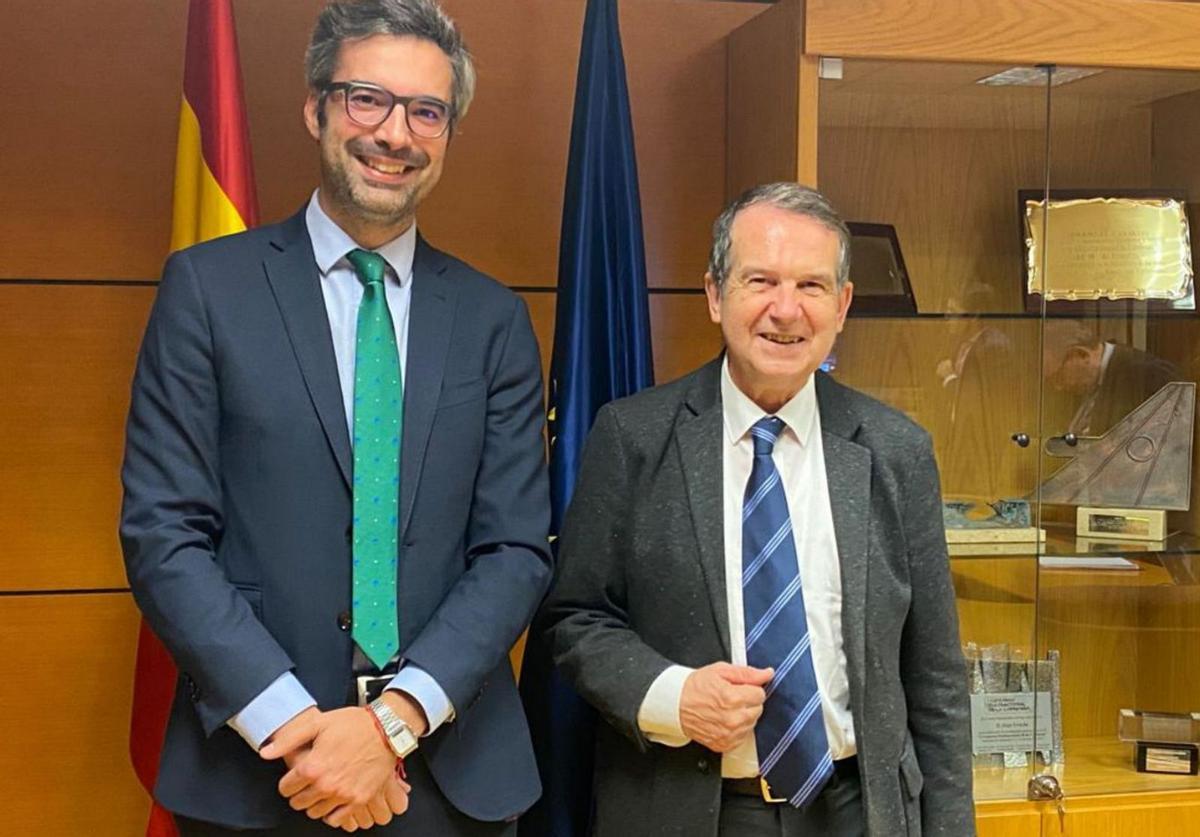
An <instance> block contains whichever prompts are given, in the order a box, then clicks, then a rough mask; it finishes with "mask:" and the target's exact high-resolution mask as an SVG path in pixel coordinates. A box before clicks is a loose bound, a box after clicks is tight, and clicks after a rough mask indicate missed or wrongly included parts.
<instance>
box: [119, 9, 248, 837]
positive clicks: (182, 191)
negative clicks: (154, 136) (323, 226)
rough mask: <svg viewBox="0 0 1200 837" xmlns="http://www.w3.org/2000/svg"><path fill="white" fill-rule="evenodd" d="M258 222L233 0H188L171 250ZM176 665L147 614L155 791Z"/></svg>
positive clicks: (164, 835) (155, 820)
mask: <svg viewBox="0 0 1200 837" xmlns="http://www.w3.org/2000/svg"><path fill="white" fill-rule="evenodd" d="M257 223H258V202H257V200H256V199H255V197H254V170H253V167H252V165H251V160H250V134H249V130H248V128H247V124H246V106H245V102H244V100H243V97H242V73H241V68H240V66H239V65H238V51H237V35H236V33H235V31H234V22H233V6H232V3H231V0H190V5H189V8H188V28H187V53H186V58H185V61H184V71H183V102H182V107H181V108H180V114H179V148H178V151H177V153H176V156H175V206H174V215H173V221H172V225H171V250H179V249H181V248H183V247H188V246H190V245H192V244H196V243H198V242H201V241H206V240H208V239H210V238H217V237H218V236H222V235H229V234H230V233H235V232H241V231H243V230H245V229H246V228H247V227H252V226H254V225H255V224H257ZM175 677H176V672H175V666H174V664H173V663H172V661H171V658H170V656H169V655H168V654H167V652H166V649H164V648H163V646H162V644H161V643H160V642H159V641H158V638H157V637H156V636H155V635H154V634H153V632H151V631H150V629H149V628H148V627H147V626H146V624H145V623H144V622H143V623H142V627H141V631H140V633H139V635H138V649H137V664H136V669H135V674H134V682H133V713H132V715H133V717H132V719H131V723H130V732H129V754H130V757H131V758H132V760H133V768H134V771H135V772H136V773H137V776H138V779H139V780H140V781H141V783H142V785H143V786H144V787H145V788H146V791H147V793H153V790H154V782H155V779H156V778H157V776H158V761H159V755H160V753H161V751H162V742H163V734H164V732H165V731H166V726H167V716H168V714H169V712H170V707H171V700H172V697H173V695H174V691H175ZM177 834H178V831H177V829H176V828H175V822H174V820H173V819H172V817H171V814H170V813H169V812H168V811H166V810H165V809H164V808H162V807H160V806H159V805H158V804H157V803H154V802H152V804H151V809H150V820H149V822H148V823H147V824H146V837H176V835H177Z"/></svg>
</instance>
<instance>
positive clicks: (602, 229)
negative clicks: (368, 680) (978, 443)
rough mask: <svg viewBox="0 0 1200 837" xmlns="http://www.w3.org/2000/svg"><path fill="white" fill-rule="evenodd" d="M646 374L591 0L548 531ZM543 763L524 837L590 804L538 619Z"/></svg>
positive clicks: (607, 85)
mask: <svg viewBox="0 0 1200 837" xmlns="http://www.w3.org/2000/svg"><path fill="white" fill-rule="evenodd" d="M653 383H654V369H653V361H652V357H651V353H650V308H649V301H648V299H647V295H646V257H645V250H644V248H643V244H642V212H641V202H640V200H639V198H638V178H637V163H636V161H635V158H634V148H633V125H632V123H631V120H630V117H629V91H628V88H627V87H626V84H625V59H624V57H623V55H622V53H621V31H620V26H619V24H618V20H617V0H588V4H587V13H586V16H585V18H584V23H583V44H582V47H581V49H580V54H579V73H578V77H577V79H576V83H575V113H574V117H573V119H572V122H571V148H570V153H569V157H568V162H567V185H566V193H565V199H564V201H563V221H562V239H561V242H560V244H559V253H558V310H557V314H556V318H555V325H554V354H553V357H552V359H551V362H550V413H549V419H550V421H549V424H550V501H551V506H552V509H551V526H552V532H553V533H557V532H558V529H559V526H560V525H561V524H562V519H563V514H564V513H565V512H566V509H567V505H568V504H569V503H570V501H571V494H572V492H573V490H574V488H575V477H576V474H577V472H578V470H579V460H580V457H581V456H582V455H583V443H584V440H585V439H586V438H587V434H588V431H589V430H591V427H592V421H593V420H594V419H595V418H596V411H597V410H599V409H600V407H601V406H602V405H603V404H604V403H605V402H607V401H611V400H612V399H614V398H621V397H622V396H626V395H630V394H632V393H634V392H637V391H638V390H640V389H642V388H644V387H648V386H651V385H652V384H653ZM521 693H522V696H523V698H524V700H525V706H526V709H527V711H528V713H529V718H530V725H531V727H532V732H533V742H534V748H535V750H536V751H537V755H538V764H539V766H540V769H541V773H542V785H543V788H544V790H543V794H542V798H541V800H540V801H539V802H538V804H537V805H535V806H534V807H533V808H532V809H531V810H530V811H529V812H528V813H526V814H525V815H524V816H523V817H522V818H521V823H520V834H521V837H582V835H585V834H586V833H587V826H588V820H589V817H590V813H591V783H592V745H593V730H594V725H595V717H594V715H593V712H592V710H591V708H590V707H589V706H588V705H587V704H586V703H584V702H583V700H582V699H581V698H580V697H579V696H578V695H577V694H576V693H575V691H574V690H573V689H572V688H571V687H570V686H569V685H567V683H566V682H565V681H564V680H563V679H562V678H561V677H560V675H559V674H558V672H557V671H555V670H554V668H553V665H552V664H551V662H550V658H549V650H548V649H547V648H546V646H545V644H544V643H543V642H541V637H540V632H539V631H538V626H537V625H536V624H535V625H534V629H533V630H532V631H531V632H530V641H529V644H528V646H527V649H526V654H525V661H524V664H523V666H522V669H521Z"/></svg>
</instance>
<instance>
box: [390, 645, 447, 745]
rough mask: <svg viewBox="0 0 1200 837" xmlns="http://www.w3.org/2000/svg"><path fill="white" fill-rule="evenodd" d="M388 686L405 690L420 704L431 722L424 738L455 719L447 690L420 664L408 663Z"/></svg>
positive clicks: (399, 690)
mask: <svg viewBox="0 0 1200 837" xmlns="http://www.w3.org/2000/svg"><path fill="white" fill-rule="evenodd" d="M387 688H388V689H395V690H396V691H398V692H404V693H405V694H406V695H408V696H409V697H411V698H412V699H413V700H415V701H416V702H417V703H418V704H420V706H421V710H422V711H423V712H424V713H425V720H427V721H428V722H429V729H427V730H425V735H423V736H421V737H422V738H424V737H426V736H429V735H433V733H434V732H435V731H436V730H437V728H438V727H440V726H441V725H442V724H444V723H446V722H448V721H453V720H454V706H453V704H451V703H450V698H449V697H448V696H447V695H446V692H445V690H444V689H443V688H442V687H441V686H439V685H438V684H437V681H436V680H434V679H433V678H432V677H430V676H429V674H428V672H426V671H425V670H424V669H423V668H421V667H420V666H417V665H414V664H413V663H406V664H405V665H404V668H402V669H400V671H399V672H397V674H396V676H395V677H393V678H392V681H391V682H390V683H388V684H387Z"/></svg>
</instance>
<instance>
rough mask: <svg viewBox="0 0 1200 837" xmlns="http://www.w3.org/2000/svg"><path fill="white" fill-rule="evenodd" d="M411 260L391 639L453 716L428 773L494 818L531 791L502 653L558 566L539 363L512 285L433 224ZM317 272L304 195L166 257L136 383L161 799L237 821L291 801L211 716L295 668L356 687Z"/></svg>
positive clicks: (141, 562)
mask: <svg viewBox="0 0 1200 837" xmlns="http://www.w3.org/2000/svg"><path fill="white" fill-rule="evenodd" d="M413 277H414V278H413V289H412V307H411V316H410V325H409V348H408V362H407V369H406V371H405V391H404V429H403V439H402V442H401V448H402V450H401V457H402V480H401V491H400V533H399V534H400V543H401V556H400V569H399V579H398V592H399V596H398V608H399V624H400V642H401V647H402V649H403V655H404V657H405V658H406V659H408V660H410V661H412V662H413V663H415V664H417V665H419V666H420V667H421V668H423V669H424V670H425V671H427V672H428V673H429V674H430V675H431V676H432V677H433V678H434V679H435V680H436V681H437V682H438V683H439V684H440V685H441V687H442V688H443V689H444V690H445V691H446V694H447V695H448V696H449V698H450V700H451V702H452V703H453V704H454V707H455V709H456V712H457V718H456V719H455V720H454V721H453V722H452V723H450V724H447V725H445V726H444V727H442V728H441V729H440V730H439V731H438V732H437V733H435V734H434V735H432V736H431V737H429V738H428V739H425V740H424V741H423V742H422V747H421V752H422V754H423V757H424V758H425V759H426V761H427V762H428V764H429V767H430V770H431V772H432V773H433V776H434V778H435V780H436V781H437V783H438V786H439V787H440V789H441V791H442V792H443V793H444V794H445V796H446V797H447V798H448V799H449V800H450V801H451V802H452V803H453V804H454V805H455V806H456V807H457V808H459V809H460V810H461V811H463V812H464V813H466V814H468V815H470V816H472V817H475V818H477V819H482V820H500V819H505V818H508V817H511V816H513V815H514V814H516V813H518V812H520V811H522V810H524V809H525V808H527V807H528V806H529V805H530V804H532V803H533V801H534V800H535V799H536V798H537V796H538V794H539V793H540V784H539V782H538V777H537V769H536V766H535V764H534V759H533V751H532V748H531V746H530V743H529V735H528V730H527V727H526V723H525V718H524V715H523V714H522V709H521V704H520V701H519V699H518V697H517V692H516V688H515V685H514V682H513V676H512V671H511V669H510V667H509V662H508V658H507V652H508V649H509V647H510V646H511V645H512V644H513V642H514V641H515V640H516V639H517V637H518V636H519V635H520V633H521V631H522V630H523V629H524V627H525V626H526V624H527V623H528V621H529V619H530V617H531V615H532V613H533V611H534V609H535V608H536V606H537V604H538V602H539V601H540V600H541V597H542V595H543V594H544V592H545V590H546V587H547V585H548V583H549V580H550V577H551V574H552V566H551V558H550V553H549V550H548V548H547V541H546V532H547V527H548V517H549V512H548V509H549V503H548V498H547V486H546V478H545V470H544V442H543V437H542V426H543V425H542V423H543V405H542V382H541V363H540V360H539V356H538V348H537V343H536V341H535V339H534V335H533V330H532V327H531V325H530V322H529V315H528V312H527V310H526V307H525V304H524V302H523V301H522V300H521V299H520V298H519V297H518V296H516V295H515V294H514V293H512V292H511V291H509V290H508V289H507V288H505V287H503V286H502V285H500V284H499V283H497V282H495V281H494V280H492V279H490V278H488V277H486V276H484V275H482V274H480V273H478V272H477V271H475V270H473V269H471V268H470V267H468V266H467V265H465V264H463V263H462V262H459V261H457V260H456V259H453V258H451V257H450V256H447V255H446V254H444V253H441V252H439V251H437V250H435V249H433V248H431V247H430V246H428V245H427V244H426V243H425V242H424V241H418V244H417V249H416V257H415V262H414V271H413ZM319 281H320V280H319V276H318V273H317V268H316V264H315V262H314V259H313V253H312V244H311V241H310V240H309V236H308V232H307V230H306V228H305V224H304V217H303V214H302V213H301V214H300V215H297V216H295V217H293V218H291V219H290V220H288V221H286V222H285V223H283V224H280V225H276V226H267V227H262V228H259V229H257V230H253V231H250V232H247V233H243V234H239V235H234V236H229V237H227V238H222V239H217V240H215V241H211V242H207V243H205V244H201V245H198V246H196V247H192V248H189V249H187V250H184V251H181V252H179V253H176V254H174V255H173V256H172V257H171V258H170V259H169V260H168V262H167V264H166V267H165V269H164V273H163V280H162V284H161V286H160V288H159V291H158V296H157V299H156V300H155V303H154V308H153V311H152V313H151V315H150V321H149V324H148V325H147V328H146V335H145V339H144V341H143V345H142V350H141V354H140V355H139V358H138V364H137V373H136V376H135V378H134V383H133V398H132V404H131V407H130V413H129V422H128V427H127V443H126V450H125V462H124V467H123V470H122V478H123V482H124V488H125V495H124V506H123V509H122V515H121V540H122V545H123V548H124V552H125V561H126V567H127V571H128V574H129V583H130V586H131V587H132V589H133V595H134V597H135V599H136V600H137V603H138V605H139V606H140V607H141V609H142V612H143V613H144V614H145V617H146V619H147V620H148V622H149V624H150V626H151V627H152V628H153V629H154V631H155V632H156V633H157V634H158V635H159V637H161V639H162V640H163V642H164V643H165V644H166V646H167V648H168V649H169V650H170V652H171V654H172V656H173V657H174V658H175V661H176V663H177V664H178V666H179V669H180V682H179V688H178V689H177V694H176V699H175V704H174V706H173V708H172V713H171V719H170V723H169V725H168V729H167V736H166V741H165V744H164V747H163V755H162V762H161V769H160V773H159V780H158V787H157V789H156V795H157V797H158V798H159V800H160V801H161V802H162V803H163V804H164V805H166V807H168V808H169V809H171V810H173V811H176V812H179V813H182V814H185V815H187V816H191V817H196V818H200V819H205V820H210V821H215V822H220V823H223V824H227V825H233V826H239V827H260V828H261V827H271V826H274V825H276V824H278V822H279V821H280V819H281V817H283V815H284V814H285V813H287V811H288V808H287V805H286V803H285V801H284V800H283V799H282V798H281V797H280V796H279V793H278V791H277V790H276V783H277V782H278V780H279V778H280V776H281V775H282V769H283V768H282V765H281V764H280V763H267V762H264V761H262V760H261V759H260V758H259V757H258V756H257V754H255V753H254V751H253V750H252V749H251V748H250V747H249V746H247V745H246V743H245V742H243V741H242V740H241V738H240V737H239V736H238V735H237V733H235V732H234V731H233V730H232V729H231V728H229V727H228V726H226V724H225V722H226V721H227V720H228V719H229V718H230V717H231V716H233V715H234V714H235V713H237V712H238V711H240V710H241V709H242V708H244V707H245V706H246V704H247V703H248V702H249V701H250V700H251V699H252V698H254V697H255V696H256V695H257V694H258V693H259V692H261V691H262V690H263V689H264V688H266V687H267V686H268V685H270V684H271V683H272V682H273V681H274V680H275V679H276V678H277V677H279V675H280V674H282V673H283V672H285V671H288V670H292V671H294V672H295V674H296V676H297V677H298V678H299V679H300V682H301V683H303V684H304V686H305V687H306V688H307V689H308V690H309V692H311V693H312V695H313V696H314V697H315V698H316V700H317V702H318V704H319V705H320V707H321V708H322V709H330V708H335V707H338V706H343V705H345V704H346V703H347V702H348V697H349V693H350V687H351V682H352V673H351V657H352V644H351V639H350V634H349V633H348V632H346V631H344V630H342V628H341V627H339V615H340V614H342V613H344V612H347V611H349V610H350V583H351V580H350V568H351V565H350V538H349V534H350V520H351V491H350V481H351V473H350V471H351V465H352V457H351V450H350V441H349V437H348V433H347V429H346V418H345V413H344V411H343V406H342V396H341V389H340V387H339V383H338V374H337V368H336V364H335V360H334V353H333V345H332V340H331V337H330V331H329V324H328V319H327V316H326V312H325V306H324V301H323V299H322V296H321V290H320V285H319ZM402 819H403V818H400V820H397V822H398V823H399V822H400V821H401V820H402Z"/></svg>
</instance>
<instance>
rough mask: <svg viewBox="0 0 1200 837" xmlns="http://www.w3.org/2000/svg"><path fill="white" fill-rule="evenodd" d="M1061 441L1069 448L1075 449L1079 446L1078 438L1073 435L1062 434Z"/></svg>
mask: <svg viewBox="0 0 1200 837" xmlns="http://www.w3.org/2000/svg"><path fill="white" fill-rule="evenodd" d="M1063 441H1064V442H1066V443H1067V444H1068V445H1070V446H1071V447H1075V446H1076V445H1077V444H1079V437H1078V436H1076V435H1075V434H1074V433H1064V434H1063Z"/></svg>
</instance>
